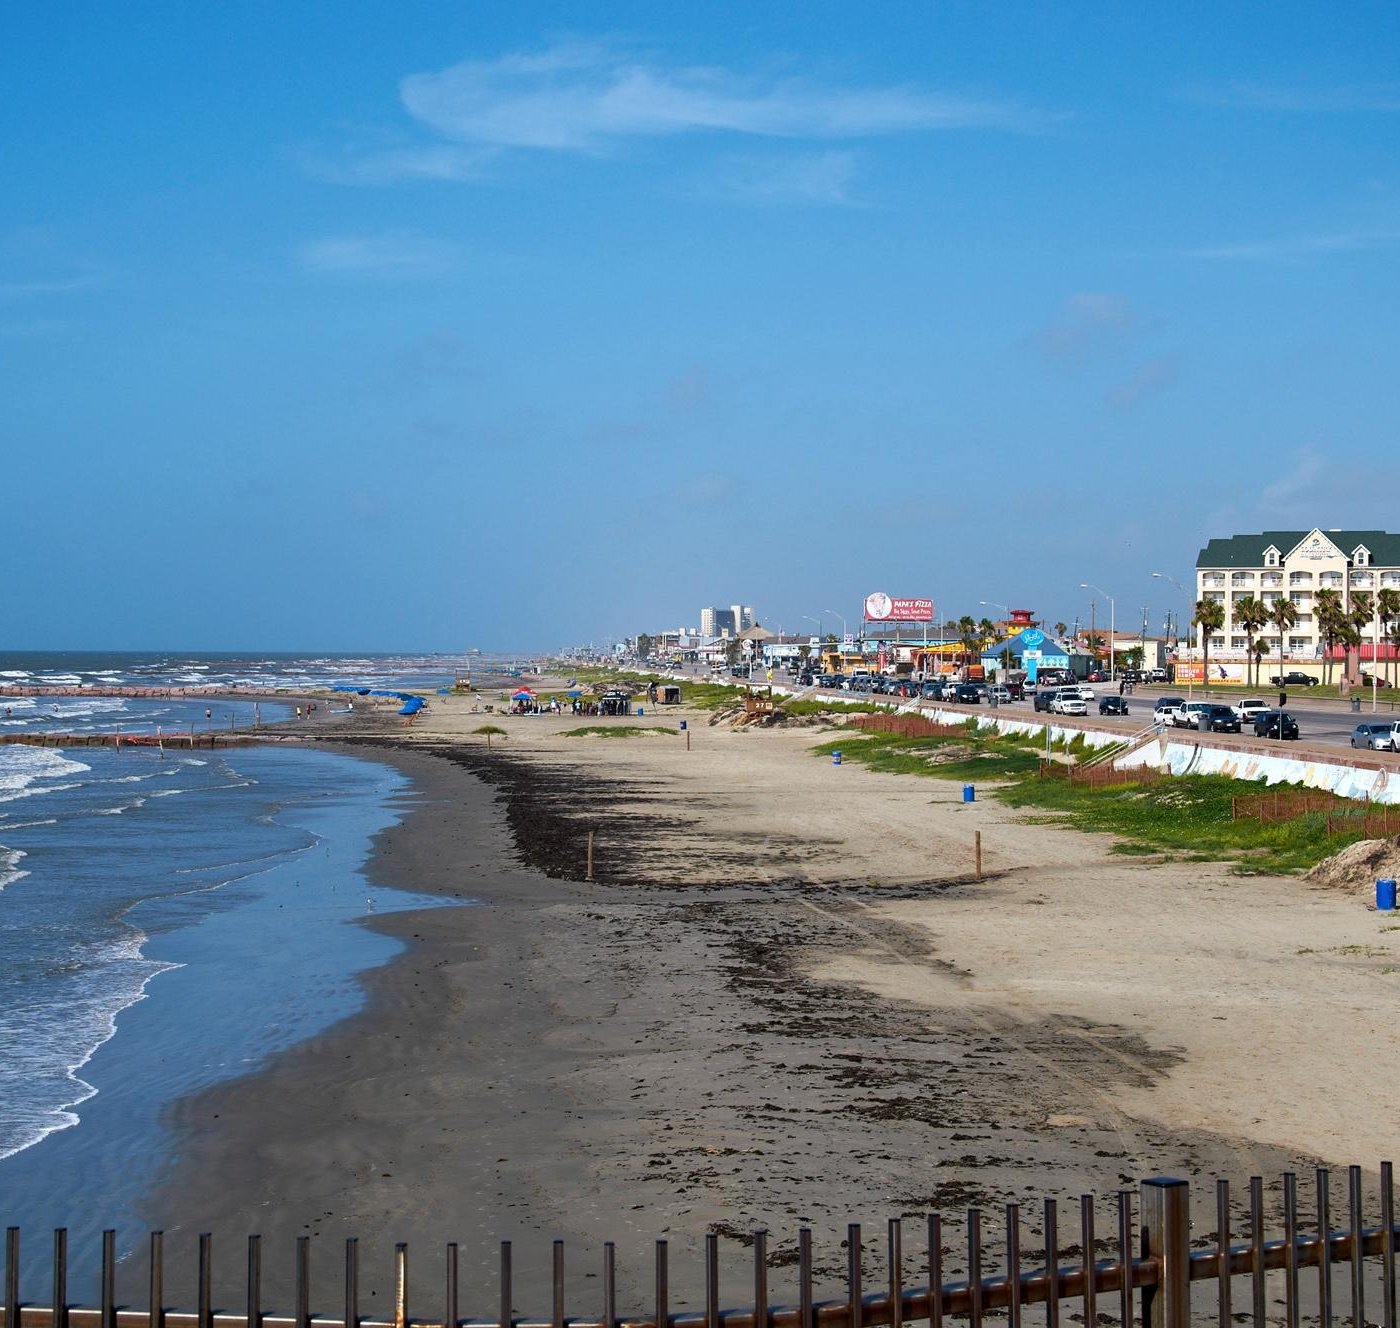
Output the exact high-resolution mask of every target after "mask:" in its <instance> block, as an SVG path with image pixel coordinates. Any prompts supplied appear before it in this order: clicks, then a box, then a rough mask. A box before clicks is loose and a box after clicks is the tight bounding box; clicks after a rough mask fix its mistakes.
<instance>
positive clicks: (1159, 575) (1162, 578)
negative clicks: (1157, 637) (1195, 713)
mask: <svg viewBox="0 0 1400 1328" xmlns="http://www.w3.org/2000/svg"><path fill="white" fill-rule="evenodd" d="M1152 575H1153V576H1155V577H1156V578H1157V579H1158V580H1159V581H1170V582H1171V583H1172V585H1174V586H1175V587H1176V588H1177V590H1178V591H1179V592H1180V593H1181V594H1183V595H1185V594H1186V587H1185V586H1183V585H1182V584H1181V582H1180V581H1178V580H1177V579H1176V577H1174V576H1168V575H1167V573H1166V572H1153V573H1152ZM1187 601H1188V604H1189V602H1190V597H1189V596H1188V597H1187ZM1176 648H1177V654H1178V656H1180V652H1181V619H1180V618H1178V619H1177V621H1176ZM1180 662H1181V660H1180V658H1178V659H1177V663H1178V664H1179V663H1180ZM1201 684H1202V686H1204V685H1205V678H1204V677H1202V679H1201ZM1194 691H1195V685H1194V684H1193V683H1190V682H1188V683H1187V684H1186V696H1187V699H1188V700H1189V699H1190V697H1191V695H1192V694H1193V692H1194Z"/></svg>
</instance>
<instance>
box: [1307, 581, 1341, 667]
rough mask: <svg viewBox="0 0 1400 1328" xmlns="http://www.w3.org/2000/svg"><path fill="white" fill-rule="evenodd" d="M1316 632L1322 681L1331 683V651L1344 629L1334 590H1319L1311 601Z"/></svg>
mask: <svg viewBox="0 0 1400 1328" xmlns="http://www.w3.org/2000/svg"><path fill="white" fill-rule="evenodd" d="M1313 613H1314V615H1315V616H1316V618H1317V630H1318V631H1319V632H1320V633H1321V635H1322V681H1323V682H1324V683H1330V682H1331V681H1332V651H1333V650H1334V649H1335V648H1336V645H1337V642H1338V640H1339V639H1340V638H1341V636H1342V634H1343V631H1344V629H1345V627H1346V621H1345V619H1344V617H1343V615H1342V597H1341V595H1340V594H1339V593H1338V592H1337V591H1335V590H1330V589H1329V590H1319V591H1318V592H1317V595H1316V597H1315V598H1314V599H1313Z"/></svg>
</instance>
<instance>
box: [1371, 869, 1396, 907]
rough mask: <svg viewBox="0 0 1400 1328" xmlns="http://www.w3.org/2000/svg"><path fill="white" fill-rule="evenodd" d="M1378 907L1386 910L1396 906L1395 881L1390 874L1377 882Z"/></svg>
mask: <svg viewBox="0 0 1400 1328" xmlns="http://www.w3.org/2000/svg"><path fill="white" fill-rule="evenodd" d="M1376 907H1377V908H1379V909H1382V910H1384V911H1386V912H1389V911H1390V910H1391V909H1393V908H1394V907H1395V882H1394V881H1392V880H1391V879H1390V878H1389V877H1388V876H1387V877H1385V878H1384V879H1382V880H1379V881H1377V882H1376Z"/></svg>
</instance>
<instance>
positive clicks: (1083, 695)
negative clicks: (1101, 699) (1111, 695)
mask: <svg viewBox="0 0 1400 1328" xmlns="http://www.w3.org/2000/svg"><path fill="white" fill-rule="evenodd" d="M1079 699H1080V700H1081V701H1085V702H1088V701H1097V700H1098V697H1097V696H1096V695H1095V693H1094V689H1093V688H1092V687H1086V686H1084V684H1083V683H1081V684H1080V685H1079Z"/></svg>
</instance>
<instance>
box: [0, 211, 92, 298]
mask: <svg viewBox="0 0 1400 1328" xmlns="http://www.w3.org/2000/svg"><path fill="white" fill-rule="evenodd" d="M110 275H111V274H110V273H109V272H108V271H107V269H106V268H103V267H101V266H99V265H98V264H97V263H94V262H93V261H92V260H90V259H88V258H84V257H82V256H80V255H75V254H74V253H72V252H71V251H70V250H69V249H68V248H67V247H66V246H65V245H63V244H62V243H61V242H60V241H59V240H58V239H56V238H55V237H54V236H52V235H50V234H49V233H48V232H47V231H44V230H42V229H40V228H38V227H21V228H19V229H17V230H13V231H9V232H5V233H3V234H0V299H12V300H18V299H24V298H26V297H28V296H44V295H70V294H72V293H73V292H75V291H84V290H91V289H92V288H93V287H95V286H102V285H105V284H106V283H107V281H108V280H110Z"/></svg>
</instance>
